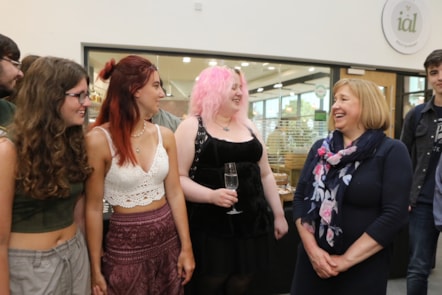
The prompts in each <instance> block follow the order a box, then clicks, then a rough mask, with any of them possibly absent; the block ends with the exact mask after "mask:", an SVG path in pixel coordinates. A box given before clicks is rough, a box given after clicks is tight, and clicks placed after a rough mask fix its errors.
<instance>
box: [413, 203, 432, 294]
mask: <svg viewBox="0 0 442 295" xmlns="http://www.w3.org/2000/svg"><path fill="white" fill-rule="evenodd" d="M409 231H410V237H409V239H410V241H409V243H410V261H409V263H408V271H407V295H426V294H427V289H428V276H429V275H430V272H431V269H432V267H433V261H434V255H435V253H436V248H437V240H438V238H439V231H438V230H437V229H436V227H435V225H434V218H433V206H431V205H427V204H418V205H417V206H416V207H415V208H413V209H412V211H411V212H410V225H409Z"/></svg>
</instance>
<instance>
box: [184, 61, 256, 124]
mask: <svg viewBox="0 0 442 295" xmlns="http://www.w3.org/2000/svg"><path fill="white" fill-rule="evenodd" d="M234 75H239V77H240V83H241V85H240V87H241V91H242V99H241V102H240V108H241V109H240V111H239V112H237V113H236V114H235V115H234V116H233V118H234V119H235V120H237V121H240V122H245V121H246V120H247V118H248V117H247V115H248V108H249V91H248V88H247V81H246V80H245V78H244V75H243V74H242V73H241V72H240V71H239V70H233V69H231V68H228V67H224V66H215V67H209V68H206V69H204V70H203V71H202V72H201V73H200V75H199V78H198V80H197V81H196V82H195V84H194V86H193V90H192V95H191V97H190V103H189V115H191V116H201V117H202V118H203V121H212V120H213V118H214V117H215V115H216V114H217V113H218V112H219V109H220V107H221V105H222V103H223V102H224V101H225V100H226V99H228V97H229V92H230V90H231V89H232V86H233V83H234Z"/></svg>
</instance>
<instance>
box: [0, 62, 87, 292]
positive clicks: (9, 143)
mask: <svg viewBox="0 0 442 295" xmlns="http://www.w3.org/2000/svg"><path fill="white" fill-rule="evenodd" d="M88 87H89V78H88V75H87V72H86V71H85V70H84V68H83V67H82V66H80V65H79V64H77V63H75V62H73V61H70V60H66V59H62V58H56V57H42V58H39V59H37V60H36V61H35V62H34V63H33V64H32V66H31V67H30V69H29V71H28V72H27V74H26V77H25V78H24V81H23V85H22V88H21V89H20V91H19V93H18V95H17V109H16V114H15V118H14V122H13V124H12V125H11V126H10V128H8V137H2V138H0V187H1V190H0V203H1V204H2V206H0V294H34V295H35V294H63V295H64V294H90V292H91V289H90V272H89V261H88V254H87V249H86V244H85V241H84V238H83V235H82V233H81V231H80V230H79V226H78V225H77V224H79V223H80V222H76V220H75V219H74V216H76V215H77V214H76V212H75V211H77V212H82V211H83V210H82V208H81V206H80V204H81V202H80V201H79V200H80V196H81V195H82V192H83V182H84V181H85V180H86V178H87V176H88V175H89V174H90V173H91V168H90V167H89V166H88V164H87V157H86V151H85V143H84V134H83V124H84V122H85V117H86V112H87V108H88V106H90V104H91V101H90V99H89V92H88V89H89V88H88Z"/></svg>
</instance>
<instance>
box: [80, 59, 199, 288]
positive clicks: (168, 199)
mask: <svg viewBox="0 0 442 295" xmlns="http://www.w3.org/2000/svg"><path fill="white" fill-rule="evenodd" d="M99 77H100V78H101V79H102V80H107V79H110V82H109V88H108V90H107V94H106V99H105V101H104V103H103V105H102V107H101V110H100V113H99V115H98V117H97V120H96V122H95V124H94V125H93V127H94V128H93V129H92V130H91V131H90V132H89V133H88V135H87V137H86V144H87V145H86V146H87V150H88V158H89V162H90V165H91V166H92V167H93V168H94V172H93V173H92V174H91V176H90V177H89V179H88V181H87V183H86V237H87V243H88V246H89V254H90V259H91V271H92V289H93V292H94V294H109V295H111V294H118V295H123V294H131V295H133V294H183V285H184V284H186V283H187V282H188V281H189V280H190V278H191V276H192V273H193V269H194V267H195V262H194V259H193V253H192V246H191V242H190V237H189V229H188V223H187V214H186V204H185V200H184V195H183V192H182V189H181V186H180V183H179V175H178V164H177V155H176V154H177V152H176V144H175V138H174V136H173V133H172V131H171V130H169V129H168V128H165V127H160V126H158V125H156V124H152V123H150V122H149V121H148V120H147V119H150V118H151V117H152V115H153V114H155V113H157V112H158V110H159V100H160V99H161V98H163V97H164V92H163V90H162V88H161V85H160V77H159V74H158V71H157V68H156V67H155V66H154V65H153V64H152V63H151V62H150V61H148V60H147V59H145V58H142V57H139V56H134V55H132V56H127V57H125V58H123V59H122V60H120V61H119V62H118V63H117V64H116V63H115V61H114V60H111V61H109V62H108V63H107V64H106V66H105V68H104V69H103V70H102V71H101V72H100V74H99ZM103 198H104V200H106V201H108V202H109V203H110V204H111V205H112V208H113V213H112V215H111V217H110V221H109V231H108V232H107V234H106V237H105V248H104V255H103V257H101V255H102V249H101V248H102V240H103V222H102V218H103Z"/></svg>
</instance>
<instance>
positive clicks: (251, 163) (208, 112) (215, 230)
mask: <svg viewBox="0 0 442 295" xmlns="http://www.w3.org/2000/svg"><path fill="white" fill-rule="evenodd" d="M247 111H248V91H247V84H246V81H245V79H244V76H243V75H242V74H241V73H240V72H239V71H236V70H233V69H229V68H227V67H219V66H218V67H210V68H207V69H205V70H203V71H202V72H201V74H200V75H199V78H198V80H197V82H196V83H195V85H194V88H193V92H192V96H191V99H190V110H189V116H188V117H187V119H185V120H184V121H183V122H181V124H180V125H179V126H178V129H177V130H176V132H175V137H176V142H177V146H178V147H179V148H178V165H179V173H180V180H181V185H182V187H183V191H184V195H185V197H186V200H187V204H188V214H189V227H190V234H191V238H192V245H193V249H194V254H195V262H196V269H195V274H194V276H193V278H194V279H193V280H192V282H191V285H190V286H189V287H188V289H187V290H186V292H189V294H244V293H245V292H246V291H247V289H248V288H249V285H250V283H251V281H252V279H253V276H254V274H255V273H257V272H258V271H260V270H264V269H266V268H267V264H268V257H269V248H268V242H269V237H270V234H271V233H272V230H273V231H274V233H273V234H274V236H275V238H276V239H280V238H281V237H282V236H284V235H285V234H286V233H287V230H288V226H287V221H286V219H285V217H284V211H283V209H282V206H281V202H280V200H279V195H278V190H277V187H276V183H275V179H274V176H273V173H272V171H271V169H270V166H269V164H268V159H267V153H266V150H265V149H264V148H263V146H264V144H263V140H262V138H261V136H260V134H259V132H258V130H257V128H256V126H255V125H254V124H253V123H252V122H251V121H250V120H249V119H248V118H247ZM228 162H234V163H235V164H236V168H237V174H238V179H239V186H238V188H237V189H236V190H230V189H226V188H225V184H224V164H225V163H228ZM233 205H235V207H236V209H238V210H239V211H241V213H240V214H234V215H230V214H227V212H228V211H230V209H232V206H233ZM269 207H270V209H269ZM272 213H273V216H272ZM272 221H273V224H272Z"/></svg>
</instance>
